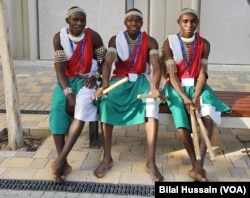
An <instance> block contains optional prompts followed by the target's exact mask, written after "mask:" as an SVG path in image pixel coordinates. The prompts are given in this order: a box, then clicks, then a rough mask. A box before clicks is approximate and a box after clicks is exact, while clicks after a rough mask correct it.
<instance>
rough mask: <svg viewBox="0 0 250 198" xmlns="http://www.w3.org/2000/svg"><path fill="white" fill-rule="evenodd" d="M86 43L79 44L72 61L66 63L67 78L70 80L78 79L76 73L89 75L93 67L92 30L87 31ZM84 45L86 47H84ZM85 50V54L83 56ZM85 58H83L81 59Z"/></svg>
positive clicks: (71, 58)
mask: <svg viewBox="0 0 250 198" xmlns="http://www.w3.org/2000/svg"><path fill="white" fill-rule="evenodd" d="M83 39H84V40H85V42H84V43H83V42H82V41H81V42H79V43H77V46H76V49H75V51H74V53H73V55H72V56H71V57H70V60H69V61H67V63H66V76H67V77H69V78H74V77H76V73H82V74H85V73H89V72H90V70H91V66H92V58H93V49H92V38H91V29H90V28H87V29H86V31H85V38H83ZM83 44H84V46H83ZM82 50H83V54H82ZM81 56H83V57H81Z"/></svg>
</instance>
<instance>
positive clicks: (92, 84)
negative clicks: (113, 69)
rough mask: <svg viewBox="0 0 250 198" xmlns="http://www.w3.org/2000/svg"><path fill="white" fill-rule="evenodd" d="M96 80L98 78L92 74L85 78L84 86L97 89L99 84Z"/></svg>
mask: <svg viewBox="0 0 250 198" xmlns="http://www.w3.org/2000/svg"><path fill="white" fill-rule="evenodd" d="M96 81H97V79H96V77H95V76H90V77H88V78H86V79H85V81H84V86H85V87H87V88H89V89H97V87H98V85H97V82H96Z"/></svg>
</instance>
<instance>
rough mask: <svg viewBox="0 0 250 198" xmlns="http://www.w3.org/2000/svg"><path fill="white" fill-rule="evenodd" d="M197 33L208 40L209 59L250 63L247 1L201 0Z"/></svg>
mask: <svg viewBox="0 0 250 198" xmlns="http://www.w3.org/2000/svg"><path fill="white" fill-rule="evenodd" d="M200 24H201V25H200V32H201V33H202V35H204V37H205V38H207V39H208V40H209V42H210V43H211V53H210V58H209V62H210V63H219V64H248V65H250V56H249V54H250V5H249V4H248V3H247V0H219V1H218V0H209V1H202V4H201V21H200Z"/></svg>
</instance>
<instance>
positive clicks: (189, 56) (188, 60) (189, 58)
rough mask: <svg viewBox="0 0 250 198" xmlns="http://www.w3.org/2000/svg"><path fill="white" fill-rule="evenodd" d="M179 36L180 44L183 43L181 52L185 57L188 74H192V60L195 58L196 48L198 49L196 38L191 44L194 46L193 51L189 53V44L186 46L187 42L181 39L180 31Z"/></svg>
mask: <svg viewBox="0 0 250 198" xmlns="http://www.w3.org/2000/svg"><path fill="white" fill-rule="evenodd" d="M177 36H178V38H179V42H180V45H181V52H182V56H183V59H184V64H185V67H186V70H187V72H188V75H189V76H190V65H191V63H192V60H193V57H194V53H195V50H196V38H194V41H193V42H192V43H190V45H191V44H193V48H192V52H191V54H189V53H188V52H189V50H187V48H189V47H188V46H187V47H185V44H184V43H183V41H182V39H181V36H180V33H178V34H177Z"/></svg>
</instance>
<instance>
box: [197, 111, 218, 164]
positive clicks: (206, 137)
mask: <svg viewBox="0 0 250 198" xmlns="http://www.w3.org/2000/svg"><path fill="white" fill-rule="evenodd" d="M195 115H196V118H197V121H198V123H199V126H200V130H201V132H202V135H203V138H204V140H205V143H206V145H207V149H208V152H209V155H210V158H211V160H214V158H215V156H214V152H213V149H212V146H211V143H210V140H209V138H208V136H207V134H208V132H207V129H206V127H205V126H204V124H203V122H202V120H201V117H200V114H199V112H198V110H197V109H196V110H195Z"/></svg>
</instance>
